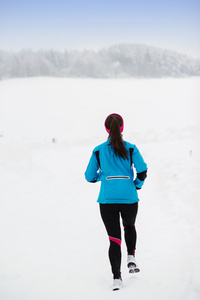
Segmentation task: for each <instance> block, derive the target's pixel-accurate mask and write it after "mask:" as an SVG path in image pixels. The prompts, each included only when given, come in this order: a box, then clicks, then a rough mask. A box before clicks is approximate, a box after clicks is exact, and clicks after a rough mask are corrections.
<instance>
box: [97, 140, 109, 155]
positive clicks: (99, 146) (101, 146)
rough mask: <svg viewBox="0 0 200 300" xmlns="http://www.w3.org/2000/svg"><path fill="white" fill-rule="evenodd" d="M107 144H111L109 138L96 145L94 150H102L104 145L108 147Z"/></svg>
mask: <svg viewBox="0 0 200 300" xmlns="http://www.w3.org/2000/svg"><path fill="white" fill-rule="evenodd" d="M107 145H109V141H108V140H107V141H106V142H104V143H101V144H99V145H98V146H96V147H95V148H94V150H93V151H94V152H96V151H100V150H101V149H103V148H104V147H106V146H107Z"/></svg>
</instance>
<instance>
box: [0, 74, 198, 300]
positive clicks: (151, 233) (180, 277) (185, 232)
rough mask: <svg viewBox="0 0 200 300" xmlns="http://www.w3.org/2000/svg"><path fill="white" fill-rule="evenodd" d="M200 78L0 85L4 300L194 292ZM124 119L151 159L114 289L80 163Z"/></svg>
mask: <svg viewBox="0 0 200 300" xmlns="http://www.w3.org/2000/svg"><path fill="white" fill-rule="evenodd" d="M199 83H200V78H199V77H197V78H184V79H170V78H168V79H142V80H138V79H106V80H103V79H101V80H100V79H98V80H97V79H96V80H95V79H64V78H62V79H59V78H29V79H12V80H4V81H1V82H0V166H1V168H0V182H1V201H0V242H1V248H0V298H1V299H2V300H18V299H20V300H35V299H38V300H44V299H48V300H51V299H52V300H54V299H58V300H64V299H69V300H74V299H77V300H86V299H87V300H90V299H91V300H93V299H96V300H98V299H99V300H100V299H110V300H112V299H127V300H130V299H133V298H135V299H137V300H145V299H147V300H169V299H173V300H198V299H200V218H199V210H200V202H199V199H200V192H199V179H200V178H199V174H200V163H199V145H200V143H199V133H200V124H199V95H200V88H199V87H200V84H199ZM112 112H118V113H120V114H122V116H123V117H124V120H125V129H124V139H125V140H129V141H130V142H132V143H135V144H136V145H137V146H138V148H139V149H140V151H141V153H142V155H143V156H144V158H145V161H146V162H147V164H148V168H149V172H148V178H147V180H146V183H145V185H144V187H143V189H142V190H141V191H139V195H140V200H141V201H140V202H139V212H138V217H137V222H136V226H137V232H138V242H137V250H136V258H137V262H138V264H139V266H140V268H141V272H140V273H139V274H129V273H128V271H127V268H126V249H125V244H124V239H123V242H122V255H123V257H122V276H123V282H124V287H123V289H122V290H121V291H118V292H113V291H112V289H111V286H112V274H111V270H110V265H109V261H108V257H107V250H108V245H109V241H108V238H107V235H106V231H105V228H104V225H103V223H102V221H101V219H100V214H99V209H98V204H97V203H96V200H97V195H98V191H99V184H98V183H97V184H89V183H87V182H86V181H85V179H84V171H85V168H86V166H87V163H88V160H89V158H90V155H91V152H92V149H93V148H94V147H95V146H96V145H97V144H99V143H101V142H103V141H105V140H106V138H107V133H106V131H105V130H104V126H103V123H104V119H105V117H106V116H107V115H108V114H109V113H112Z"/></svg>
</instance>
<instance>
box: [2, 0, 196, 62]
mask: <svg viewBox="0 0 200 300" xmlns="http://www.w3.org/2000/svg"><path fill="white" fill-rule="evenodd" d="M119 43H139V44H147V45H152V46H156V47H161V48H168V49H171V50H175V51H178V52H181V53H186V54H188V55H191V56H193V57H199V58H200V1H199V0H98V1H96V0H54V1H53V0H0V49H3V50H14V51H16V50H20V49H24V48H26V49H27V48H29V49H33V50H38V49H55V50H65V49H95V50H96V49H99V48H102V47H107V46H110V45H114V44H119Z"/></svg>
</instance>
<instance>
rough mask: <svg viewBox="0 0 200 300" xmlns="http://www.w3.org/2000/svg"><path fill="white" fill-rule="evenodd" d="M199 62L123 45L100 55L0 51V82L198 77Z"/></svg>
mask: <svg viewBox="0 0 200 300" xmlns="http://www.w3.org/2000/svg"><path fill="white" fill-rule="evenodd" d="M199 75H200V61H199V60H195V59H193V58H190V57H188V56H186V55H184V54H179V53H176V52H173V51H170V50H163V49H159V48H154V47H149V46H145V45H135V44H121V45H116V46H111V47H109V48H103V49H100V50H98V51H92V50H83V51H77V50H70V51H67V50H66V51H64V52H59V51H55V50H46V51H42V50H41V51H32V50H21V51H20V52H6V51H2V50H0V78H12V77H31V76H58V77H92V78H123V77H125V78H126V77H144V78H148V77H185V76H199Z"/></svg>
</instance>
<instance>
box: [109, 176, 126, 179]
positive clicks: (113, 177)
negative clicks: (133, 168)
mask: <svg viewBox="0 0 200 300" xmlns="http://www.w3.org/2000/svg"><path fill="white" fill-rule="evenodd" d="M106 179H107V180H111V179H126V180H127V179H130V177H129V176H108V177H106Z"/></svg>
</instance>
